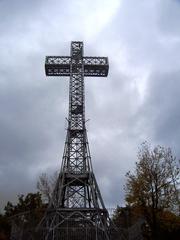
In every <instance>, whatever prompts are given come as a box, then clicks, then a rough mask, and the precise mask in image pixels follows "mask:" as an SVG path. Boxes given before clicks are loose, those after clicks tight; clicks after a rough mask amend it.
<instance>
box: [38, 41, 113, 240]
mask: <svg viewBox="0 0 180 240" xmlns="http://www.w3.org/2000/svg"><path fill="white" fill-rule="evenodd" d="M108 69H109V65H108V58H106V57H84V56H83V42H71V56H70V57H66V56H65V57H63V56H62V57H61V56H60V57H55V56H48V57H46V61H45V70H46V75H47V76H70V86H69V117H68V129H67V137H66V141H65V148H64V154H63V160H62V165H61V170H60V174H59V177H58V181H57V183H56V187H55V189H54V192H53V197H52V200H51V202H50V203H49V206H48V209H47V211H46V214H45V215H44V217H43V219H42V221H41V222H40V224H39V227H38V229H39V232H40V235H39V236H40V238H39V239H42V240H59V239H61V240H68V239H71V240H73V239H75V240H81V239H86V240H95V239H96V240H104V239H106V240H108V239H109V216H108V212H107V210H106V208H105V206H104V203H103V199H102V197H101V193H100V190H99V187H98V184H97V182H96V179H95V176H94V173H93V169H92V163H91V156H90V151H89V145H88V138H87V132H86V126H85V99H84V77H86V76H95V77H106V76H107V75H108Z"/></svg>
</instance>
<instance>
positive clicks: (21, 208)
mask: <svg viewBox="0 0 180 240" xmlns="http://www.w3.org/2000/svg"><path fill="white" fill-rule="evenodd" d="M46 207H47V206H46V205H45V204H43V202H42V199H41V194H40V193H39V192H37V193H28V194H27V195H26V196H24V195H19V196H18V201H17V204H15V205H13V204H12V203H11V202H8V203H7V205H6V206H5V208H4V210H5V214H4V217H5V219H8V222H10V223H11V227H12V230H13V231H12V233H13V236H15V239H26V240H28V239H36V238H35V235H36V231H35V229H36V227H37V224H38V223H39V222H40V220H41V218H42V216H43V215H44V211H45V209H46ZM2 239H3V238H2ZM37 239H38V238H37Z"/></svg>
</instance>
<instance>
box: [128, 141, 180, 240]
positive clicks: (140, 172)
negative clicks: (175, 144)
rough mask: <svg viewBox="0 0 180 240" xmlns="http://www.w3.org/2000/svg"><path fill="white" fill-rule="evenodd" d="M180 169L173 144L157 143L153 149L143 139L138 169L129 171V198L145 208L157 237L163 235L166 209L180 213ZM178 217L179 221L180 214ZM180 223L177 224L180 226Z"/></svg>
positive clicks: (154, 237) (129, 200) (154, 236)
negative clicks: (162, 226) (172, 149)
mask: <svg viewBox="0 0 180 240" xmlns="http://www.w3.org/2000/svg"><path fill="white" fill-rule="evenodd" d="M179 173H180V172H179V168H178V166H177V161H176V158H175V157H174V156H173V154H172V151H171V149H170V148H165V147H162V146H157V147H155V148H154V149H151V148H150V146H149V145H148V144H147V143H143V144H142V146H141V148H140V150H139V153H138V162H136V167H135V171H134V172H133V173H132V172H130V171H129V172H128V173H127V174H126V177H127V182H126V186H125V191H126V202H127V204H128V205H129V206H131V207H136V208H137V207H138V209H139V210H140V211H141V213H142V215H143V216H144V217H145V219H146V221H147V223H148V224H149V226H150V229H151V233H152V238H153V239H160V237H158V232H159V231H160V229H159V227H160V222H163V221H162V220H163V216H165V215H166V216H167V214H165V213H167V212H171V213H172V212H173V211H174V212H175V211H176V214H179V213H178V211H179V203H180V202H179V196H178V191H179V179H180V175H179ZM172 214H173V213H172ZM173 216H174V214H173ZM175 218H176V217H174V219H175ZM160 220H161V221H160ZM176 221H177V222H178V221H179V218H178V217H177V218H176ZM179 223H180V222H179ZM179 223H178V226H177V228H179V227H180V225H179ZM161 225H162V224H161Z"/></svg>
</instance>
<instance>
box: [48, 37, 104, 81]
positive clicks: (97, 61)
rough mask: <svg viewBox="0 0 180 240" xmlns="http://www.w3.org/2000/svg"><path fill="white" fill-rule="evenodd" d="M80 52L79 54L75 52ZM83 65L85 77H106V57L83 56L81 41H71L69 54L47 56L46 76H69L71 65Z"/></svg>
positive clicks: (71, 70)
mask: <svg viewBox="0 0 180 240" xmlns="http://www.w3.org/2000/svg"><path fill="white" fill-rule="evenodd" d="M77 53H80V54H77ZM74 64H77V65H78V64H80V65H81V66H82V65H83V69H82V71H83V75H84V76H85V77H106V76H107V75H108V70H109V63H108V58H107V57H84V56H83V42H74V41H73V42H71V56H70V57H69V56H47V57H46V61H45V71H46V75H47V76H66V77H68V76H70V75H71V74H72V73H73V69H72V65H74Z"/></svg>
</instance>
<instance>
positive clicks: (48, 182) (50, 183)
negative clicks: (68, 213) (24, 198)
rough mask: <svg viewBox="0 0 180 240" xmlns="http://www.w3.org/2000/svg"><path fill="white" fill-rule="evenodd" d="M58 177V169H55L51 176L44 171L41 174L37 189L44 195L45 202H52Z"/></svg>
mask: <svg viewBox="0 0 180 240" xmlns="http://www.w3.org/2000/svg"><path fill="white" fill-rule="evenodd" d="M57 179H58V172H57V171H55V172H54V173H53V174H52V175H51V176H48V175H47V173H42V174H41V175H40V176H39V179H38V182H37V189H38V191H39V192H40V193H41V195H42V197H43V201H44V202H45V203H49V202H50V199H51V196H52V193H53V190H54V188H55V184H56V182H57Z"/></svg>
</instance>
